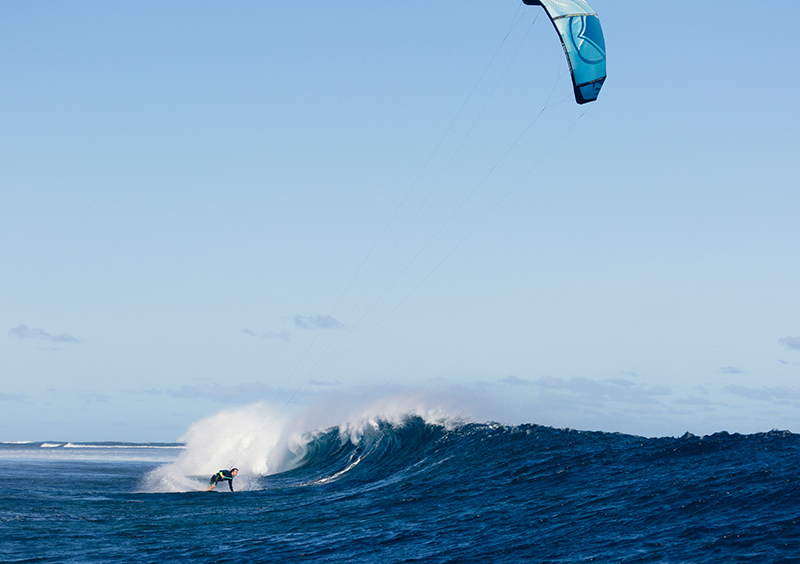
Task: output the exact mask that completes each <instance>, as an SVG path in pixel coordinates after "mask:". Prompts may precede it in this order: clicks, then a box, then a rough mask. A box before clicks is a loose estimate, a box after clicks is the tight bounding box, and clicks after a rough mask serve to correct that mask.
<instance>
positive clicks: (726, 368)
mask: <svg viewBox="0 0 800 564" xmlns="http://www.w3.org/2000/svg"><path fill="white" fill-rule="evenodd" d="M719 371H720V372H722V373H723V374H747V372H745V371H744V370H742V369H741V368H737V367H736V366H723V367H722V368H720V369H719Z"/></svg>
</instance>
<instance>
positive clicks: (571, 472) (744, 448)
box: [0, 417, 800, 563]
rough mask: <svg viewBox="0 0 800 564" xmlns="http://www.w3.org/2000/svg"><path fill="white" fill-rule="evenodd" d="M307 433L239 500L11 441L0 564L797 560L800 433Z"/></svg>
mask: <svg viewBox="0 0 800 564" xmlns="http://www.w3.org/2000/svg"><path fill="white" fill-rule="evenodd" d="M314 437H315V438H313V440H310V442H309V443H308V445H307V450H306V451H305V454H304V455H303V458H302V461H301V462H300V464H299V465H298V466H297V467H296V468H294V469H292V470H289V471H284V472H281V473H278V474H273V475H267V476H253V475H250V476H248V475H246V473H244V472H243V474H242V476H240V477H237V479H236V480H240V478H241V480H240V481H239V482H237V481H234V486H235V487H236V486H237V484H241V485H242V486H246V487H245V489H243V490H241V489H240V488H237V490H240V491H236V492H235V493H233V494H231V493H229V492H228V491H227V488H226V487H224V486H223V487H221V488H218V489H219V490H220V491H219V492H215V493H204V492H201V491H186V492H175V493H150V492H148V491H147V487H148V486H147V485H146V484H147V483H148V481H147V476H148V475H149V474H148V473H149V472H150V471H152V470H154V469H156V470H157V469H159V468H163V467H164V465H165V464H168V463H170V461H173V460H175V459H176V458H177V457H178V456H179V455H180V454H181V449H180V448H175V447H174V446H170V445H124V444H105V445H103V444H101V445H83V446H84V448H65V447H64V446H63V445H62V446H57V447H51V446H42V444H41V443H29V444H23V445H19V444H14V445H10V444H4V445H2V446H0V459H1V460H2V467H0V561H2V562H131V563H133V562H136V563H141V562H172V561H178V562H180V561H186V562H188V561H192V562H231V563H233V562H236V563H246V562H296V561H300V562H344V561H348V562H381V563H386V562H514V563H516V562H549V563H561V562H563V563H573V562H625V563H633V562H670V563H676V562H692V563H702V562H715V563H716V562H726V563H727V562H776V563H777V562H786V563H789V562H798V561H800V474H799V473H798V464H797V463H798V460H800V435H795V434H792V433H788V432H778V431H773V432H770V433H762V434H755V435H730V434H727V433H719V434H715V435H711V436H706V437H696V436H692V435H686V436H683V437H681V438H656V439H648V438H641V437H635V436H630V435H621V434H609V433H600V432H578V431H570V430H557V429H552V428H548V427H541V426H537V425H521V426H513V427H509V426H500V425H492V424H464V425H458V426H454V427H444V426H440V425H434V424H429V423H426V422H425V421H423V420H422V419H420V418H417V417H410V418H408V419H407V420H406V422H405V423H402V424H394V425H392V424H389V423H383V424H378V425H376V426H374V427H370V428H369V429H368V430H367V431H366V432H365V433H364V435H363V436H361V437H360V438H359V440H358V441H351V440H348V439H347V438H346V437H341V436H340V433H339V430H338V429H336V428H332V429H328V430H327V431H325V432H322V433H318V434H316V435H315V436H314ZM157 447H158V448H157ZM207 480H208V477H207V476H199V477H198V478H197V483H198V484H199V486H200V487H202V484H203V483H204V482H206V481H207ZM198 489H199V488H198Z"/></svg>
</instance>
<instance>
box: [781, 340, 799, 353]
mask: <svg viewBox="0 0 800 564" xmlns="http://www.w3.org/2000/svg"><path fill="white" fill-rule="evenodd" d="M778 342H780V344H782V345H783V346H784V347H786V348H787V349H795V350H798V351H800V337H783V338H782V339H778Z"/></svg>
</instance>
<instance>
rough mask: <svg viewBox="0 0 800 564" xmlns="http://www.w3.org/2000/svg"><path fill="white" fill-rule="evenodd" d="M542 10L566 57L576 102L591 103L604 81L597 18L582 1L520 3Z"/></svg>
mask: <svg viewBox="0 0 800 564" xmlns="http://www.w3.org/2000/svg"><path fill="white" fill-rule="evenodd" d="M522 1H523V2H524V3H525V4H527V5H529V6H541V7H543V8H544V10H545V12H547V15H548V16H549V17H550V21H551V22H553V26H554V27H555V28H556V31H557V32H558V35H559V36H560V37H561V45H563V46H564V53H565V54H566V55H567V62H568V63H569V70H570V73H571V74H572V87H573V90H574V91H575V101H576V102H578V103H579V104H585V103H586V102H593V101H594V100H596V99H597V95H598V94H599V93H600V88H601V87H602V86H603V82H604V81H605V79H606V42H605V39H604V38H603V29H602V28H601V27H600V18H598V17H597V13H596V12H595V11H594V10H592V8H591V7H590V6H589V4H587V3H586V2H584V1H583V0H522Z"/></svg>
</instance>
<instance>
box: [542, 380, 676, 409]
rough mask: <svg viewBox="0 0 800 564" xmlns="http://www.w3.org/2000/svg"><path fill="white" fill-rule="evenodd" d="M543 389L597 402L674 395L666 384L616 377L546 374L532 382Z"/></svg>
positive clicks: (647, 400)
mask: <svg viewBox="0 0 800 564" xmlns="http://www.w3.org/2000/svg"><path fill="white" fill-rule="evenodd" d="M532 383H533V385H535V386H537V387H539V388H540V389H541V390H543V391H551V392H556V391H558V392H560V393H566V394H568V395H569V396H571V397H573V398H574V399H575V400H578V401H584V402H588V403H590V404H596V403H600V402H606V401H619V402H625V403H636V404H641V403H652V402H655V401H656V400H655V399H654V398H655V397H656V396H669V395H672V390H670V389H669V388H668V387H666V386H650V387H646V386H642V385H640V384H636V383H635V382H631V381H630V380H624V379H621V378H614V379H610V380H590V379H589V378H553V377H552V376H544V377H542V378H539V379H538V380H535V381H533V382H532Z"/></svg>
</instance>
